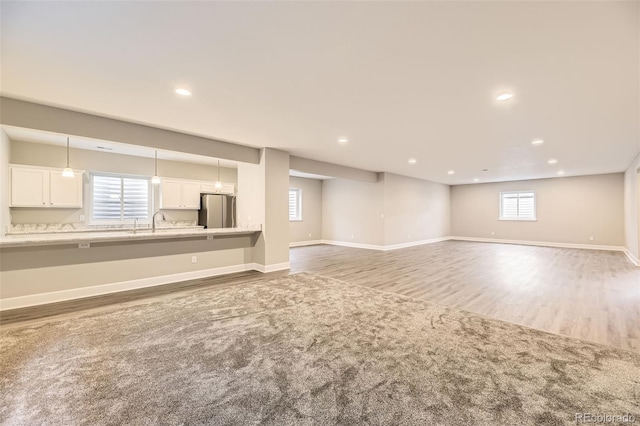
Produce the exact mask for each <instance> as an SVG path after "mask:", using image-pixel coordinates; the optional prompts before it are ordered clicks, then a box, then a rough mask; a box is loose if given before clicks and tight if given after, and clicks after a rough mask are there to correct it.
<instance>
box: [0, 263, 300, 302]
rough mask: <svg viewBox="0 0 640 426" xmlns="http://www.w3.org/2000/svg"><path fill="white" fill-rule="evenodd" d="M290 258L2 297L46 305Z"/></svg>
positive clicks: (279, 266) (281, 267)
mask: <svg viewBox="0 0 640 426" xmlns="http://www.w3.org/2000/svg"><path fill="white" fill-rule="evenodd" d="M289 268H290V264H289V262H285V263H278V264H274V265H261V264H258V263H245V264H240V265H232V266H223V267H220V268H211V269H202V270H199V271H190V272H181V273H178V274H171V275H162V276H158V277H149V278H141V279H137V280H130V281H122V282H117V283H110V284H102V285H95V286H90V287H82V288H74V289H69V290H60V291H52V292H48V293H38V294H30V295H28V296H18V297H9V298H6V299H0V311H8V310H10V309H18V308H26V307H31V306H38V305H46V304H49V303H56V302H65V301H69V300H75V299H83V298H86V297H93V296H102V295H105V294H111V293H118V292H121V291H127V290H136V289H140V288H145V287H154V286H158V285H164V284H172V283H176V282H180V281H188V280H195V279H198V278H208V277H215V276H218V275H225V274H232V273H235V272H244V271H252V270H254V271H258V272H262V273H266V272H275V271H281V270H284V269H289Z"/></svg>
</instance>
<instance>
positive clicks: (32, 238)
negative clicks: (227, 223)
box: [0, 227, 261, 248]
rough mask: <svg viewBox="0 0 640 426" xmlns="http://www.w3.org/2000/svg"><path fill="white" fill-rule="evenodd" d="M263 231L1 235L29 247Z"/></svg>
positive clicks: (0, 242)
mask: <svg viewBox="0 0 640 426" xmlns="http://www.w3.org/2000/svg"><path fill="white" fill-rule="evenodd" d="M256 232H261V229H260V228H259V227H250V228H215V229H202V228H195V229H194V228H183V229H156V232H155V233H153V232H151V230H148V229H144V230H138V231H137V232H136V233H135V234H134V233H133V232H132V231H99V232H69V233H62V232H58V233H49V234H16V235H5V236H4V237H0V248H5V247H29V246H45V245H61V244H80V243H103V242H114V241H134V240H166V239H173V238H176V239H177V238H193V239H196V238H198V237H202V238H203V239H205V238H207V237H208V236H213V237H214V238H215V236H216V235H218V236H222V235H243V234H245V235H246V234H254V233H256Z"/></svg>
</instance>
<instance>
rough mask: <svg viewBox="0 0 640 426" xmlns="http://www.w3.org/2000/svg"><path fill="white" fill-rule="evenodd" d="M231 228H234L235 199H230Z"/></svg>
mask: <svg viewBox="0 0 640 426" xmlns="http://www.w3.org/2000/svg"><path fill="white" fill-rule="evenodd" d="M231 227H232V228H235V227H236V197H231Z"/></svg>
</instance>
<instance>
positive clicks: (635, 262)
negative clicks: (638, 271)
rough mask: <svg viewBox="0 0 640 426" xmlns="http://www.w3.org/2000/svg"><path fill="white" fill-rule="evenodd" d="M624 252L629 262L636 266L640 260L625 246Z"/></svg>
mask: <svg viewBox="0 0 640 426" xmlns="http://www.w3.org/2000/svg"><path fill="white" fill-rule="evenodd" d="M624 254H626V255H627V257H628V258H629V260H630V261H631V263H633V264H634V265H636V266H640V260H639V259H638V258H637V257H635V256H634V255H633V254H632V253H631V252H630V251H629V250H628V249H627V248H625V249H624Z"/></svg>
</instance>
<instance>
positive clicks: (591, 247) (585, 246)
mask: <svg viewBox="0 0 640 426" xmlns="http://www.w3.org/2000/svg"><path fill="white" fill-rule="evenodd" d="M450 239H452V240H457V241H475V242H479V243H498V244H519V245H524V246H542V247H558V248H575V249H587V250H608V251H625V250H626V249H625V248H624V247H622V246H604V245H598V244H573V243H552V242H547V241H524V240H500V239H497V238H476V237H455V236H454V237H451V238H450Z"/></svg>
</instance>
